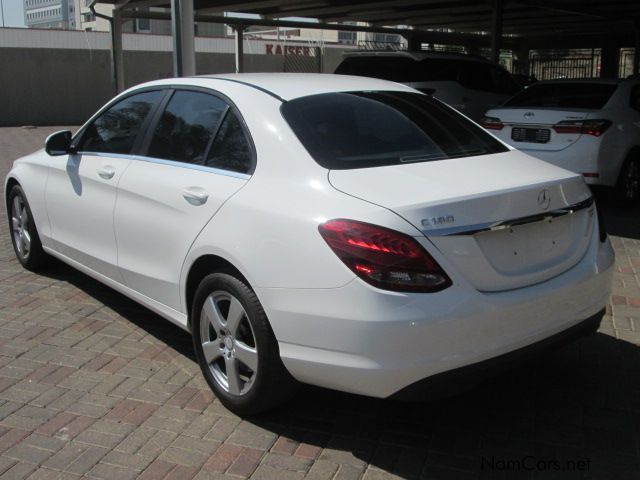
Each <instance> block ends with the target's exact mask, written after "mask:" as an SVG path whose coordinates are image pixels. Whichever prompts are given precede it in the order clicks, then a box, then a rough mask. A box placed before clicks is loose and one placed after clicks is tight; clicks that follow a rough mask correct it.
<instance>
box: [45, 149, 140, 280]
mask: <svg viewBox="0 0 640 480" xmlns="http://www.w3.org/2000/svg"><path fill="white" fill-rule="evenodd" d="M130 163H131V159H129V158H118V157H116V156H101V157H98V156H95V155H68V156H67V155H63V156H59V157H52V158H51V159H50V163H49V176H48V179H47V186H46V192H45V201H46V208H47V214H48V216H49V221H50V222H51V236H52V238H53V239H54V245H55V249H56V251H58V252H60V253H61V254H62V255H65V256H66V257H69V258H71V259H73V260H75V261H77V262H78V263H81V264H82V265H85V266H86V267H88V268H90V269H92V270H94V271H96V272H98V273H100V274H102V275H104V276H106V277H108V278H110V279H112V280H115V281H117V282H122V277H121V275H120V271H119V269H118V249H117V246H116V237H115V234H114V229H113V210H114V208H115V205H116V196H117V185H118V182H119V181H120V179H121V178H122V175H123V174H124V172H125V170H126V169H127V167H129V164H130ZM101 174H102V175H105V176H106V177H108V178H103V177H101V176H100V175H101ZM112 174H113V175H112ZM110 175H112V176H110Z"/></svg>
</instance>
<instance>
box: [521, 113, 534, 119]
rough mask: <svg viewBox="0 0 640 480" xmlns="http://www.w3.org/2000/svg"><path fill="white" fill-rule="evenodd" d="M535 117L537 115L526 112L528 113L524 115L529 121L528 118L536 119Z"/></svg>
mask: <svg viewBox="0 0 640 480" xmlns="http://www.w3.org/2000/svg"><path fill="white" fill-rule="evenodd" d="M535 116H536V114H535V113H533V112H526V113H525V114H524V118H527V119H528V118H533V117H535Z"/></svg>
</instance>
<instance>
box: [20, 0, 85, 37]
mask: <svg viewBox="0 0 640 480" xmlns="http://www.w3.org/2000/svg"><path fill="white" fill-rule="evenodd" d="M80 1H85V0H23V2H24V23H25V25H26V26H27V27H30V28H61V29H64V30H75V29H76V28H78V27H79V25H80V9H79V5H78V4H79V2H80Z"/></svg>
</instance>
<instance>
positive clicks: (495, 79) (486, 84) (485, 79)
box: [335, 55, 520, 95]
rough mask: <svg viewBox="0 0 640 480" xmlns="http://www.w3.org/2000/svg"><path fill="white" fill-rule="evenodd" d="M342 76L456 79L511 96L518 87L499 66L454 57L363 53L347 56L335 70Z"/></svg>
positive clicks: (470, 86) (396, 78)
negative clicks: (418, 58)
mask: <svg viewBox="0 0 640 480" xmlns="http://www.w3.org/2000/svg"><path fill="white" fill-rule="evenodd" d="M335 73H338V74H341V75H358V76H361V77H373V78H381V79H383V80H390V81H392V82H398V83H409V82H458V83H459V84H460V85H462V86H463V87H465V88H469V89H472V90H482V91H485V92H492V93H499V94H505V95H513V94H514V93H516V92H517V91H518V90H520V87H518V85H517V84H516V82H515V81H514V80H513V78H512V77H511V75H510V74H509V73H508V72H507V71H506V70H504V69H503V68H501V67H498V66H496V65H491V64H490V63H486V62H480V61H473V60H456V59H453V58H425V59H423V60H420V61H416V60H414V59H412V58H409V57H400V56H397V57H393V56H384V55H381V56H377V57H375V56H365V57H347V58H345V59H344V60H343V61H342V63H341V64H340V65H339V66H338V68H337V69H336V72H335Z"/></svg>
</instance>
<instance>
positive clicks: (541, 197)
mask: <svg viewBox="0 0 640 480" xmlns="http://www.w3.org/2000/svg"><path fill="white" fill-rule="evenodd" d="M549 204H551V195H549V190H547V189H546V188H545V189H544V190H540V193H538V205H540V208H541V209H543V210H546V209H547V208H549Z"/></svg>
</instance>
